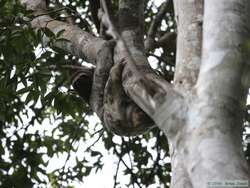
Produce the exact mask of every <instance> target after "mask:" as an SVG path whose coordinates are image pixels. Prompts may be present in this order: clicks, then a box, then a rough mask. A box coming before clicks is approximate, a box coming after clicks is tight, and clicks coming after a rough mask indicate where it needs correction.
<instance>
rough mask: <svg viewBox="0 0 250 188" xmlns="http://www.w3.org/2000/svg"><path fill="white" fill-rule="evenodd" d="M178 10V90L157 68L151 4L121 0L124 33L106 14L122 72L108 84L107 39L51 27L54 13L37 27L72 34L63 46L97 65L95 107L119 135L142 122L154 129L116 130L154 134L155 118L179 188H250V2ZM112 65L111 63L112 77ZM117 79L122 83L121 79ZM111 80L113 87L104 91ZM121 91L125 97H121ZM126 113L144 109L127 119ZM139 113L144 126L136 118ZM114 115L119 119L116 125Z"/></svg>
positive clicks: (217, 0)
mask: <svg viewBox="0 0 250 188" xmlns="http://www.w3.org/2000/svg"><path fill="white" fill-rule="evenodd" d="M22 2H23V3H26V4H27V5H29V4H30V5H29V8H30V9H33V10H36V11H37V12H42V11H41V10H44V9H45V7H44V6H41V2H42V0H36V1H32V0H23V1H22ZM39 2H40V4H39ZM102 2H103V1H102ZM31 4H32V6H31ZM174 6H175V14H176V21H177V26H178V28H177V29H178V33H177V36H178V38H177V59H176V72H175V78H174V84H173V85H171V84H169V83H167V82H166V81H165V80H163V79H162V78H160V77H158V76H156V74H154V72H153V71H152V70H151V69H150V68H149V64H148V62H147V57H146V55H145V49H144V41H143V34H144V32H143V30H142V28H143V22H144V18H143V0H138V1H134V0H126V1H125V0H120V1H119V11H118V12H119V20H118V25H119V31H117V30H115V29H114V28H113V27H114V26H113V25H112V22H111V21H110V20H109V19H110V18H109V17H108V15H107V12H105V11H104V13H103V15H104V16H107V17H106V18H105V19H104V17H102V21H103V22H104V20H106V21H107V20H109V21H108V22H106V23H103V24H106V27H107V28H108V31H109V32H110V34H111V36H112V37H113V39H114V40H115V41H116V44H115V46H114V54H113V59H114V63H115V66H114V67H115V68H114V69H113V71H111V73H110V74H111V76H110V77H111V78H110V79H109V80H108V81H107V79H108V78H107V77H108V75H107V74H105V75H104V76H102V79H101V80H99V81H98V79H97V78H98V75H99V76H100V75H101V74H102V71H103V70H104V69H105V66H104V63H105V60H103V59H102V58H98V55H100V54H101V53H105V54H103V55H101V57H106V58H107V59H108V60H107V61H112V60H111V59H112V57H111V56H110V55H111V54H112V53H111V50H110V49H106V51H105V50H102V48H104V47H105V46H106V45H107V43H106V41H105V40H104V39H100V38H96V37H94V36H92V35H90V34H89V33H87V32H83V31H82V30H79V29H78V28H77V27H76V26H72V25H67V24H65V23H61V22H58V21H50V22H49V23H48V24H47V23H46V22H48V20H50V19H51V18H49V17H48V16H46V15H43V16H39V17H38V18H36V19H35V20H34V21H33V26H34V27H35V28H39V27H42V26H47V27H49V28H50V29H51V30H52V31H53V32H58V31H60V30H61V29H65V32H64V34H63V37H64V38H65V39H67V40H69V43H67V45H65V44H57V45H58V47H61V48H63V49H65V50H67V51H69V52H71V53H73V54H75V55H78V56H79V57H85V58H86V60H87V61H89V62H90V63H93V64H97V71H95V73H94V81H93V85H98V83H102V84H101V86H98V87H97V86H96V88H97V89H95V90H92V96H91V97H92V99H91V97H90V100H91V101H90V104H92V103H93V104H92V105H91V106H92V108H93V109H94V110H95V111H96V112H97V113H98V115H99V114H100V115H99V116H100V118H101V119H102V120H103V121H104V122H106V124H108V126H109V127H112V126H113V125H111V124H112V123H113V124H115V125H114V127H112V128H111V130H113V131H114V132H116V131H115V130H116V128H117V126H118V125H117V122H119V123H121V124H122V125H125V124H127V122H129V124H130V125H131V128H132V127H133V126H134V127H138V122H140V123H142V122H144V123H145V124H147V126H145V127H143V125H141V126H142V127H141V128H140V129H139V131H138V130H137V131H135V132H133V131H131V132H129V133H128V132H127V133H124V131H125V132H126V130H127V129H128V127H126V129H123V130H122V131H121V132H119V131H120V130H119V131H117V132H116V133H117V134H123V135H133V134H136V133H141V132H143V131H142V130H145V131H146V130H148V129H149V127H151V126H152V123H153V121H154V123H156V125H157V126H158V127H159V128H161V129H162V130H163V131H164V133H165V135H166V136H167V138H168V141H169V147H170V156H171V165H172V180H171V187H172V188H183V187H186V188H206V187H208V186H210V185H211V184H215V183H229V182H231V183H232V182H233V183H237V182H236V181H238V182H239V181H246V182H247V183H248V186H246V185H244V186H243V185H242V186H236V185H234V186H231V187H250V182H249V180H250V174H249V167H248V164H247V163H246V160H245V158H244V154H243V150H242V125H243V110H244V108H245V103H246V97H247V89H248V87H249V83H245V82H244V78H243V76H244V74H245V72H246V71H245V70H246V69H247V70H248V68H247V67H248V66H249V65H248V63H249V55H248V54H249V49H247V48H246V44H247V42H249V39H250V19H249V18H250V1H249V0H204V1H203V0H193V1H186V0H175V1H174ZM162 12H164V11H162ZM153 30H154V29H152V31H153ZM152 33H153V32H152ZM152 33H151V35H150V37H151V38H150V40H151V41H150V42H151V43H149V40H148V41H147V40H146V43H145V44H146V47H147V48H146V50H148V49H151V48H152V46H150V44H152V40H153V37H152V35H153V34H152ZM98 62H100V63H101V64H98ZM112 63H113V62H112ZM112 63H111V62H109V63H108V65H107V66H109V67H108V68H107V66H106V69H105V72H106V73H107V72H108V71H109V69H110V68H111V67H112V65H113V64H112ZM100 65H102V66H100ZM120 65H122V68H121V67H120V68H119V66H120ZM100 67H101V68H100ZM117 70H118V72H117ZM98 71H99V73H98ZM115 71H116V72H115ZM119 71H120V73H119ZM112 72H115V74H113V75H112ZM90 74H91V71H90ZM92 74H93V73H92ZM114 75H116V76H119V79H117V77H116V78H115V79H113V78H114ZM95 80H97V81H95ZM106 81H107V82H108V83H109V84H110V85H109V87H106V88H104V87H105V83H106ZM114 82H115V84H114ZM117 83H118V86H117ZM116 88H118V89H117V91H119V92H114V91H115V89H116ZM96 90H98V91H99V92H97V93H95V91H96ZM124 92H125V93H124ZM117 93H118V94H117ZM105 95H108V97H107V96H105ZM105 97H106V98H105ZM96 98H98V100H96V101H98V104H97V102H95V99H96ZM103 98H104V99H103ZM117 98H119V99H117ZM111 99H112V100H111ZM127 99H128V100H129V102H127V101H128V100H127ZM113 100H114V101H116V100H120V101H116V102H110V103H112V104H109V105H106V103H105V101H106V102H107V101H113ZM103 101H104V102H103ZM124 101H126V102H124ZM131 101H132V102H131ZM103 103H104V104H103ZM120 104H124V106H119V105H120ZM102 105H103V106H102ZM110 106H111V107H110ZM128 107H131V108H128ZM121 108H123V109H121ZM126 109H136V110H134V111H133V110H132V111H133V113H130V114H132V115H129V116H126V114H128V113H127V110H126ZM103 114H104V115H103ZM135 114H136V115H137V117H140V118H137V119H136V120H138V119H139V121H134V120H133V121H132V120H131V121H130V120H129V118H131V119H132V118H133V117H134V115H135ZM110 116H113V117H114V118H116V120H117V121H109V119H108V118H109V117H110ZM124 116H126V117H124ZM143 119H144V121H143ZM152 120H153V121H152ZM107 121H108V122H107ZM124 122H125V123H124ZM135 122H137V123H135ZM119 123H118V124H119ZM135 124H136V125H135ZM119 125H120V124H119ZM246 182H245V183H246ZM211 187H213V186H212V185H211Z"/></svg>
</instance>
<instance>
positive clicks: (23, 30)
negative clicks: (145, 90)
mask: <svg viewBox="0 0 250 188" xmlns="http://www.w3.org/2000/svg"><path fill="white" fill-rule="evenodd" d="M54 2H56V1H53V2H52V1H51V3H52V4H53V3H54ZM58 2H60V6H62V7H68V8H67V9H65V10H66V12H67V14H69V15H70V17H71V18H72V19H73V20H74V21H75V22H76V23H77V24H78V25H79V27H81V28H83V29H85V30H87V31H88V30H93V31H94V32H95V26H94V24H93V18H92V17H91V15H90V9H89V1H87V0H84V1H73V0H72V1H58ZM117 2H118V1H113V3H114V7H116V6H117ZM145 2H146V3H145V4H146V5H147V6H146V9H145V20H146V21H145V30H147V29H148V28H149V25H150V23H151V22H152V20H153V18H154V17H155V15H156V13H157V8H158V7H157V6H156V5H155V4H154V3H153V1H149V0H148V1H145ZM59 13H60V12H55V13H53V14H52V16H53V17H56V18H58V19H61V20H66V19H65V18H64V17H59V15H60V14H59ZM31 20H32V15H31V12H30V11H27V10H25V9H24V8H23V7H22V6H21V5H20V4H19V3H18V1H16V0H1V1H0V105H1V108H0V126H1V127H0V142H1V144H0V186H1V187H27V188H28V187H33V186H34V185H39V186H42V185H44V186H45V187H46V185H47V184H48V183H50V185H51V186H52V187H61V186H70V185H71V183H72V181H75V180H79V181H83V177H85V176H88V175H89V174H90V172H91V171H98V170H101V169H102V167H103V165H104V164H103V160H102V159H103V153H102V152H100V151H98V150H96V149H95V147H94V144H95V143H96V142H103V145H104V147H105V148H106V149H107V150H108V151H109V152H110V153H113V155H114V156H116V157H117V161H119V162H118V168H117V173H116V174H114V178H115V186H118V187H119V185H121V184H119V173H118V171H119V165H120V164H123V166H124V168H123V170H124V172H123V173H124V174H125V175H129V176H130V182H127V183H128V186H129V185H134V184H135V185H137V186H138V187H148V186H150V185H152V184H154V183H157V184H158V185H159V184H160V185H162V186H165V187H167V184H166V182H170V162H169V160H168V158H167V156H168V145H167V140H166V138H165V136H164V135H163V134H162V132H161V131H160V130H158V129H154V130H152V131H151V132H149V133H148V134H145V135H143V136H139V137H131V138H126V137H122V138H121V137H118V136H115V135H112V134H111V133H109V132H107V131H106V130H103V129H102V126H100V125H98V124H97V125H96V126H94V127H91V126H90V124H89V121H88V119H89V116H91V115H92V112H91V110H90V109H89V107H88V106H87V105H86V104H85V103H84V101H82V99H81V98H79V96H77V95H76V94H75V93H74V92H73V91H72V90H71V86H70V79H71V77H70V71H69V70H68V68H67V65H71V64H74V62H77V61H78V59H77V58H76V57H74V56H72V55H70V54H67V53H66V52H64V51H62V50H61V49H57V48H55V47H53V43H54V42H56V41H58V40H61V39H60V33H59V34H57V35H54V34H53V33H52V32H51V31H50V30H48V29H46V28H43V29H40V30H38V31H36V32H35V31H34V30H33V29H31V26H30V21H31ZM78 20H80V21H78ZM162 23H163V25H162V27H160V28H159V31H158V36H156V37H160V36H161V35H162V34H163V33H164V32H168V31H174V30H175V27H176V26H175V23H174V19H173V9H172V8H171V9H170V10H168V13H167V15H166V16H165V17H164V19H163V21H162ZM164 23H165V24H164ZM44 36H46V37H48V38H49V41H48V45H49V47H48V46H46V47H44V45H43V44H42V43H41V41H42V38H43V37H44ZM149 59H150V61H152V62H153V64H154V67H155V68H156V69H157V71H158V73H159V74H161V75H162V76H164V77H165V78H166V80H168V81H172V79H173V74H174V59H175V47H172V48H171V49H169V48H160V49H157V50H155V51H154V52H150V54H149ZM249 117H250V115H249V110H247V112H246V125H247V126H249V123H248V122H249ZM245 137H246V139H247V138H248V137H249V135H247V134H246V135H245ZM117 139H118V140H119V141H118V142H117V141H116V140H117ZM89 140H94V142H93V143H92V144H91V145H89V146H87V147H86V148H85V150H84V153H82V155H81V157H79V156H76V155H74V153H76V152H77V151H78V150H79V148H80V147H81V144H82V143H86V142H89ZM147 143H151V144H147ZM249 143H250V142H249ZM249 143H248V144H247V143H246V145H245V146H246V147H245V148H246V154H247V156H248V157H250V145H249ZM62 154H63V155H66V156H67V157H66V160H65V163H64V165H63V166H62V167H59V168H57V169H53V171H51V172H48V170H47V166H48V164H49V161H50V160H51V159H52V158H53V157H55V156H59V157H60V156H61V155H62ZM72 156H73V157H72ZM127 156H129V157H128V158H129V160H125V158H126V157H127ZM72 158H73V160H74V162H75V163H74V164H73V165H72V164H71V165H68V161H69V160H70V159H72ZM128 161H129V163H128ZM120 173H121V172H120Z"/></svg>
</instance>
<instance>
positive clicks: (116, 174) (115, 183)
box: [113, 157, 121, 188]
mask: <svg viewBox="0 0 250 188" xmlns="http://www.w3.org/2000/svg"><path fill="white" fill-rule="evenodd" d="M120 162H121V157H120V158H119V161H118V163H117V167H116V172H115V177H114V186H113V188H115V186H116V185H117V182H116V181H117V176H118V171H119V167H120Z"/></svg>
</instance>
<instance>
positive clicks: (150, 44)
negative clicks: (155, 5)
mask: <svg viewBox="0 0 250 188" xmlns="http://www.w3.org/2000/svg"><path fill="white" fill-rule="evenodd" d="M167 8H168V0H167V1H166V2H164V3H162V5H161V6H160V9H159V11H158V13H157V15H156V16H155V19H154V20H153V21H152V22H151V25H150V27H149V30H148V33H147V39H146V40H145V42H144V44H145V50H146V51H149V50H151V49H153V48H154V46H155V35H156V32H157V28H158V27H159V25H160V23H161V21H162V19H163V18H164V16H165V14H166V12H167Z"/></svg>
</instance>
